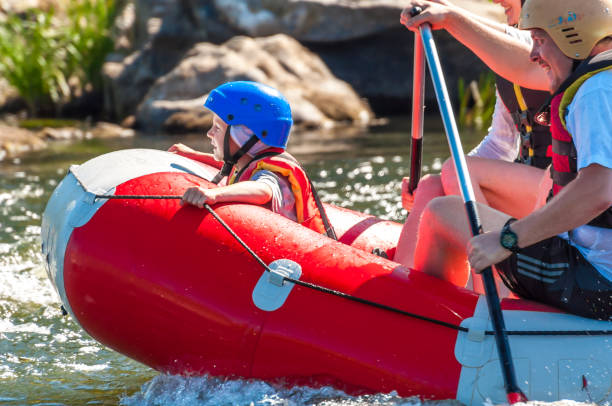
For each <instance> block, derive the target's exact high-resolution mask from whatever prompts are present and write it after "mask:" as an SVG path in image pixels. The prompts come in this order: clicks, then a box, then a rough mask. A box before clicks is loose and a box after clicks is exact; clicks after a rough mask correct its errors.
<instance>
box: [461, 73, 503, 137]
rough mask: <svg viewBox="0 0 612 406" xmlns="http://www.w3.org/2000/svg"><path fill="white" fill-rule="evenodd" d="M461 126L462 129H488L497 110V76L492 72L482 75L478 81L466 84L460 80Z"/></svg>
mask: <svg viewBox="0 0 612 406" xmlns="http://www.w3.org/2000/svg"><path fill="white" fill-rule="evenodd" d="M457 85H458V86H457V89H458V93H459V126H460V127H461V128H475V129H477V130H483V129H487V128H489V127H490V125H491V121H492V119H493V111H494V110H495V75H494V74H493V72H491V71H487V72H483V73H481V74H480V76H479V78H478V81H476V80H472V81H471V82H470V83H469V84H466V81H465V79H463V78H459V81H458V83H457Z"/></svg>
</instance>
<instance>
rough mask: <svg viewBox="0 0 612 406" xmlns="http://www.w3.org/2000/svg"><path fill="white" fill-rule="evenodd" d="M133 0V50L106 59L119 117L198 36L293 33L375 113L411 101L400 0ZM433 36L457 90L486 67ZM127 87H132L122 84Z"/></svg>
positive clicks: (409, 44)
mask: <svg viewBox="0 0 612 406" xmlns="http://www.w3.org/2000/svg"><path fill="white" fill-rule="evenodd" d="M131 1H133V2H134V6H135V13H134V14H135V22H134V25H133V29H132V31H133V38H134V49H135V50H136V52H135V53H133V54H131V55H130V56H129V57H128V58H126V59H122V57H120V58H117V59H115V61H116V62H114V65H112V66H107V67H106V73H107V75H106V76H107V79H108V82H107V83H108V87H107V88H108V89H109V90H110V91H109V92H108V97H107V102H106V111H107V112H110V113H112V114H111V116H114V117H115V118H116V119H122V118H124V117H126V116H129V115H131V114H134V112H135V111H134V110H135V107H136V106H137V105H138V103H139V102H140V101H141V100H142V99H143V98H144V96H145V94H146V93H147V92H148V91H149V89H150V87H151V86H152V85H153V83H155V82H156V80H157V79H158V78H159V77H162V76H165V75H166V74H168V73H169V72H170V71H171V70H173V69H174V68H175V67H176V66H177V65H178V64H179V63H180V62H181V60H182V58H184V57H186V54H185V53H186V52H187V50H189V49H191V48H192V46H193V45H194V44H196V43H198V42H202V41H206V42H209V43H211V44H221V43H224V42H225V41H227V40H228V39H229V38H230V37H233V36H235V35H237V34H243V35H248V36H252V37H259V36H268V35H272V34H277V33H283V34H286V35H288V36H290V37H293V38H295V39H297V40H298V41H300V42H301V43H302V44H303V45H305V46H307V47H308V48H309V49H310V50H311V51H313V52H314V53H315V54H317V55H319V56H320V57H321V58H322V59H323V61H324V62H325V64H326V65H327V67H328V68H329V70H330V71H331V72H332V74H333V75H335V76H336V77H338V78H339V79H342V80H343V81H345V82H347V83H348V84H349V85H350V86H352V87H353V89H354V90H355V91H356V92H357V93H358V94H359V95H360V96H361V97H364V98H367V99H368V100H369V101H370V105H371V107H372V108H373V109H374V111H376V112H377V113H378V114H383V115H384V114H392V113H405V112H407V111H409V109H410V105H409V103H410V99H411V96H410V95H411V88H412V52H413V35H412V33H411V32H410V31H408V30H406V29H405V28H403V27H402V26H401V25H400V24H399V15H400V12H401V10H402V8H403V6H404V5H405V1H403V0H291V1H289V0H240V1H238V0H180V1H179V0H131ZM454 2H455V3H456V4H457V5H458V6H461V7H464V8H466V9H468V10H470V11H473V12H475V13H477V14H479V15H482V16H485V17H489V18H493V19H496V20H500V21H501V20H503V9H502V8H501V7H500V6H499V5H497V4H493V3H489V2H485V1H484V0H455V1H454ZM435 37H436V40H437V45H438V49H439V52H440V57H441V60H442V65H443V68H444V71H445V73H446V79H447V83H448V85H449V92H450V94H451V97H453V96H455V95H456V84H457V81H458V78H459V77H463V78H465V79H466V80H471V79H475V78H477V77H478V76H479V74H480V73H481V72H482V71H484V70H485V69H486V67H485V66H484V64H482V63H481V62H480V61H479V60H478V58H476V57H475V56H474V55H473V54H472V53H471V52H470V51H469V50H467V49H466V48H465V47H463V46H462V45H460V44H459V43H458V42H457V41H456V40H454V39H453V38H451V37H450V36H449V35H447V34H446V33H443V32H442V33H436V34H435ZM126 87H127V88H130V89H131V90H132V92H130V93H127V92H125V91H123V89H124V88H126ZM119 95H121V97H119ZM426 96H427V99H426V100H427V103H428V105H431V106H435V104H436V102H435V96H434V93H433V89H432V88H431V87H428V90H427V95H426ZM169 108H170V106H169ZM179 111H183V109H182V108H181V109H179ZM175 118H176V117H175ZM180 121H181V120H179V122H180ZM197 121H198V120H196V122H197ZM197 126H199V124H198V125H197ZM179 127H180V125H179Z"/></svg>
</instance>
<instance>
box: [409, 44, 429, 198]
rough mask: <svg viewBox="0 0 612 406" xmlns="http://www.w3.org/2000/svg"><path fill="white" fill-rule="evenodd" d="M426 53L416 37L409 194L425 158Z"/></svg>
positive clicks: (417, 179) (417, 180) (414, 185)
mask: <svg viewBox="0 0 612 406" xmlns="http://www.w3.org/2000/svg"><path fill="white" fill-rule="evenodd" d="M424 96H425V52H424V50H423V42H422V41H421V36H420V35H419V34H415V36H414V64H413V72H412V128H411V137H410V140H411V143H410V146H411V148H410V149H411V151H410V182H409V183H408V192H410V193H411V194H412V192H414V190H415V189H416V188H417V186H418V184H419V180H420V179H421V161H422V157H423V113H424V110H425V102H424Z"/></svg>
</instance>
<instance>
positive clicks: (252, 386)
mask: <svg viewBox="0 0 612 406" xmlns="http://www.w3.org/2000/svg"><path fill="white" fill-rule="evenodd" d="M453 403H455V402H454V401H449V402H448V404H449V405H451V404H453ZM120 404H121V405H123V406H145V405H147V406H149V405H160V406H161V405H163V406H188V405H189V406H226V405H227V406H229V405H232V406H242V405H244V406H280V405H282V406H306V405H317V406H365V405H376V406H420V405H421V401H420V400H419V399H418V398H416V397H412V398H401V397H399V396H397V394H395V393H393V392H392V393H389V394H377V395H366V396H349V395H347V394H346V393H344V392H342V391H340V390H337V389H333V388H331V387H323V388H319V389H313V388H308V387H294V388H290V389H285V388H277V387H274V386H272V385H269V384H267V383H265V382H263V381H258V380H242V379H234V380H227V379H221V378H214V377H208V376H204V377H181V376H175V375H163V374H162V375H158V376H156V377H155V378H153V379H152V380H150V381H149V382H147V383H146V384H144V385H143V386H142V387H141V389H140V392H138V393H136V394H134V395H132V396H129V397H125V398H123V399H121V403H120Z"/></svg>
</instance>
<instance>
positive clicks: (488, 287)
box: [411, 7, 527, 405]
mask: <svg viewBox="0 0 612 406" xmlns="http://www.w3.org/2000/svg"><path fill="white" fill-rule="evenodd" d="M421 11H422V9H421V8H420V7H414V8H413V9H412V10H411V15H412V16H416V15H418V14H420V13H421ZM419 32H420V35H421V38H422V40H423V48H424V49H425V56H426V58H427V65H428V66H429V73H430V75H431V78H432V80H433V84H434V89H435V91H436V98H437V99H438V105H439V106H440V113H441V115H442V121H443V122H444V129H445V130H446V137H447V139H448V145H449V147H450V150H451V154H452V157H453V163H454V165H455V172H456V173H457V180H458V182H459V186H460V188H461V196H462V197H463V201H464V203H465V210H466V212H467V216H468V219H469V222H470V226H471V231H472V235H478V234H480V232H481V231H482V225H481V224H480V219H479V217H478V213H477V212H476V203H475V198H474V191H473V189H472V182H471V180H470V177H469V176H466V175H467V173H468V170H467V165H466V163H465V156H464V155H463V149H462V148H461V140H460V139H459V131H458V130H457V123H456V122H455V116H454V115H453V111H452V107H451V104H450V99H449V97H448V90H447V88H446V82H445V80H444V75H443V73H442V67H441V66H440V60H439V58H438V51H437V49H436V44H435V42H434V40H433V36H432V35H431V27H430V26H429V24H427V23H425V24H422V25H421V26H419ZM482 277H483V280H484V287H485V294H486V298H487V304H488V307H489V315H490V317H491V320H492V322H493V330H494V331H495V342H496V344H497V352H498V354H499V360H500V363H501V368H502V375H503V378H504V387H505V389H506V398H507V399H508V403H510V404H511V405H512V404H515V403H517V402H525V401H527V398H526V397H525V395H524V394H523V392H522V391H521V389H520V388H519V387H518V384H517V383H516V375H515V372H514V364H513V362H512V355H511V354H510V345H509V344H508V335H507V333H506V326H505V324H504V318H503V315H502V312H501V306H500V303H499V296H498V294H497V287H496V286H495V281H494V279H493V271H492V269H491V267H488V268H486V269H485V270H484V271H483V272H482Z"/></svg>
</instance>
